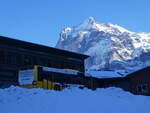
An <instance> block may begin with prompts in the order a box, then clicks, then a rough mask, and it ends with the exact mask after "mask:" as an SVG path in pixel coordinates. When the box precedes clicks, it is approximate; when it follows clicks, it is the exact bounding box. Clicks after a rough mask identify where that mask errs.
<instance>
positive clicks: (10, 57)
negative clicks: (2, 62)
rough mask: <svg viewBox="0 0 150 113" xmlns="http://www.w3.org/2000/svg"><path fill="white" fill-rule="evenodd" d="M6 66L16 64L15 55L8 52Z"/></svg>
mask: <svg viewBox="0 0 150 113" xmlns="http://www.w3.org/2000/svg"><path fill="white" fill-rule="evenodd" d="M7 64H12V65H14V64H16V53H13V52H8V53H7Z"/></svg>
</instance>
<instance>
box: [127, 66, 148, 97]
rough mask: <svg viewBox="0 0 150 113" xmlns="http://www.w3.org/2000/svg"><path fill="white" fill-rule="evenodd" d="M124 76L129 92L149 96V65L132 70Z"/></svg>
mask: <svg viewBox="0 0 150 113" xmlns="http://www.w3.org/2000/svg"><path fill="white" fill-rule="evenodd" d="M125 78H126V82H127V83H128V85H129V88H128V90H129V91H130V92H132V93H134V94H141V95H149V96H150V67H146V68H144V69H141V70H139V71H136V72H133V73H131V74H129V75H127V76H126V77H125Z"/></svg>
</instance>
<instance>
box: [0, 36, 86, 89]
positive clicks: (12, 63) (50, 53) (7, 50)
mask: <svg viewBox="0 0 150 113" xmlns="http://www.w3.org/2000/svg"><path fill="white" fill-rule="evenodd" d="M88 57H89V56H87V55H82V54H78V53H73V52H69V51H65V50H60V49H56V48H52V47H48V46H44V45H40V44H34V43H30V42H25V41H21V40H16V39H12V38H8V37H4V36H0V87H3V86H6V85H7V86H9V85H12V84H13V85H17V84H18V70H20V69H23V68H29V67H33V66H34V65H40V66H45V67H52V68H58V69H72V70H76V71H79V72H82V73H84V71H85V68H84V60H85V59H86V58H88Z"/></svg>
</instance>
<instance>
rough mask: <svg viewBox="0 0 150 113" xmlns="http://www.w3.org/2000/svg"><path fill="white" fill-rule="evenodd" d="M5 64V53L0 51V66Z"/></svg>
mask: <svg viewBox="0 0 150 113" xmlns="http://www.w3.org/2000/svg"><path fill="white" fill-rule="evenodd" d="M4 63H5V52H4V51H2V50H1V51H0V64H4Z"/></svg>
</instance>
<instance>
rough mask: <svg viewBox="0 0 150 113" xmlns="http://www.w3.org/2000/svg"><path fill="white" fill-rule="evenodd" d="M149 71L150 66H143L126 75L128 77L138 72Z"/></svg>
mask: <svg viewBox="0 0 150 113" xmlns="http://www.w3.org/2000/svg"><path fill="white" fill-rule="evenodd" d="M147 71H150V66H147V67H143V68H141V69H139V70H137V71H134V72H131V73H129V74H128V75H126V77H130V76H133V75H136V74H137V73H141V72H147Z"/></svg>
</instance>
